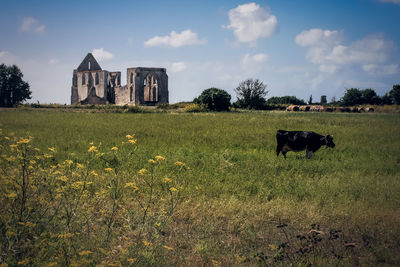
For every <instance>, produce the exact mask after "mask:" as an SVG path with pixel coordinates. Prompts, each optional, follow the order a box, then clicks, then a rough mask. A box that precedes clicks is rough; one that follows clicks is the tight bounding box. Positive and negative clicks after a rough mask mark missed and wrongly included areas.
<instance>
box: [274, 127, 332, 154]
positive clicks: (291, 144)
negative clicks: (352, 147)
mask: <svg viewBox="0 0 400 267" xmlns="http://www.w3.org/2000/svg"><path fill="white" fill-rule="evenodd" d="M276 141H277V146H276V156H279V153H280V152H282V155H283V157H284V158H285V159H286V153H287V152H288V151H295V152H298V151H302V150H306V157H307V158H308V159H309V158H311V157H312V154H313V153H314V152H316V151H317V150H318V149H320V148H321V146H327V147H331V148H334V147H335V144H334V143H333V136H331V135H329V134H328V135H326V136H323V135H320V134H317V133H314V132H307V131H284V130H278V131H277V133H276Z"/></svg>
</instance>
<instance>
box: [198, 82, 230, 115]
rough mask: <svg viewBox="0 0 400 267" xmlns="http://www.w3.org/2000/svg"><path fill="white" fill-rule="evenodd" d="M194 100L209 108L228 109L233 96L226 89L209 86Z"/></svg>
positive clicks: (213, 109)
mask: <svg viewBox="0 0 400 267" xmlns="http://www.w3.org/2000/svg"><path fill="white" fill-rule="evenodd" d="M194 102H195V103H196V104H202V105H204V106H205V107H206V108H207V109H208V110H212V111H228V110H229V106H230V105H231V96H230V94H228V92H226V91H225V90H222V89H218V88H208V89H206V90H204V91H203V92H202V93H201V95H200V96H199V97H198V98H195V99H194Z"/></svg>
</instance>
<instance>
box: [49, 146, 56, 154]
mask: <svg viewBox="0 0 400 267" xmlns="http://www.w3.org/2000/svg"><path fill="white" fill-rule="evenodd" d="M48 149H49V151H51V152H53V153H56V149H55V148H54V147H48Z"/></svg>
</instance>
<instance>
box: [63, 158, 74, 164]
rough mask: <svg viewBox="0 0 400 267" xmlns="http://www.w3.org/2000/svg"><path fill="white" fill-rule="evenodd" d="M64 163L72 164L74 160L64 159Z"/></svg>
mask: <svg viewBox="0 0 400 267" xmlns="http://www.w3.org/2000/svg"><path fill="white" fill-rule="evenodd" d="M64 163H65V164H67V165H72V164H73V163H74V162H73V161H72V160H70V159H67V160H64Z"/></svg>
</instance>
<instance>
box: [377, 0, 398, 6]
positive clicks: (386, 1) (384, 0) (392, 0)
mask: <svg viewBox="0 0 400 267" xmlns="http://www.w3.org/2000/svg"><path fill="white" fill-rule="evenodd" d="M379 2H382V3H392V4H396V5H400V0H379Z"/></svg>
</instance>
